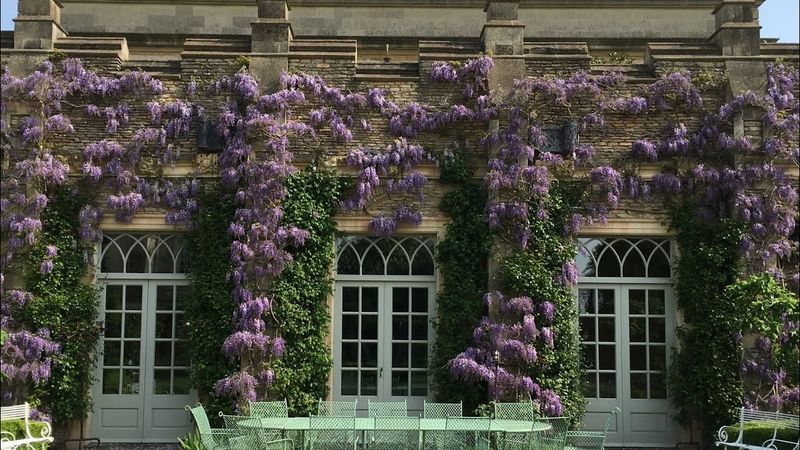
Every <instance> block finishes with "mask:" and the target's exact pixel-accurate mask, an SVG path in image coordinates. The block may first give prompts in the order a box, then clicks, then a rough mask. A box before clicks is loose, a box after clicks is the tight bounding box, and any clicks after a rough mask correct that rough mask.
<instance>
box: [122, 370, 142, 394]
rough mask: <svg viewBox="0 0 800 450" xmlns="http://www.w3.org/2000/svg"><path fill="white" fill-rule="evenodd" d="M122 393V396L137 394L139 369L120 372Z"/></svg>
mask: <svg viewBox="0 0 800 450" xmlns="http://www.w3.org/2000/svg"><path fill="white" fill-rule="evenodd" d="M122 393H123V394H138V393H139V369H123V370H122Z"/></svg>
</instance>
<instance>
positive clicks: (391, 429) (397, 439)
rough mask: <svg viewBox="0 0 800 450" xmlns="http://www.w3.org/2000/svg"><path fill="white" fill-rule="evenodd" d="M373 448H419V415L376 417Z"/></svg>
mask: <svg viewBox="0 0 800 450" xmlns="http://www.w3.org/2000/svg"><path fill="white" fill-rule="evenodd" d="M372 439H373V441H372V444H371V447H373V448H380V449H383V450H412V449H413V450H416V449H417V448H419V417H408V416H399V417H376V418H375V431H373V433H372Z"/></svg>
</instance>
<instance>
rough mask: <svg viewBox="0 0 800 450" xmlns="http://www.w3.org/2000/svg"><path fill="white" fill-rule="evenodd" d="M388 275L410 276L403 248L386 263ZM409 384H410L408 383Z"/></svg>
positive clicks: (394, 252)
mask: <svg viewBox="0 0 800 450" xmlns="http://www.w3.org/2000/svg"><path fill="white" fill-rule="evenodd" d="M386 274H387V275H408V274H409V269H408V257H407V256H406V253H405V252H404V251H403V249H402V248H400V247H397V248H395V250H394V251H393V252H392V254H391V255H390V256H389V260H388V261H387V262H386ZM406 384H408V383H406Z"/></svg>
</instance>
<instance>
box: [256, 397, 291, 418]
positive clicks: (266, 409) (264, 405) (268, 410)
mask: <svg viewBox="0 0 800 450" xmlns="http://www.w3.org/2000/svg"><path fill="white" fill-rule="evenodd" d="M250 415H251V416H253V417H263V418H265V419H268V418H271V417H289V405H288V404H287V403H286V399H283V400H281V401H276V402H250Z"/></svg>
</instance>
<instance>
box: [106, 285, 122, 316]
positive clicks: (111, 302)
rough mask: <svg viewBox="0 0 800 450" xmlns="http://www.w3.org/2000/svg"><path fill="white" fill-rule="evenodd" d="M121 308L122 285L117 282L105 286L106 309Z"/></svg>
mask: <svg viewBox="0 0 800 450" xmlns="http://www.w3.org/2000/svg"><path fill="white" fill-rule="evenodd" d="M110 309H115V310H120V309H122V286H121V285H119V284H115V285H110V286H106V310H110Z"/></svg>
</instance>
